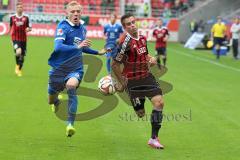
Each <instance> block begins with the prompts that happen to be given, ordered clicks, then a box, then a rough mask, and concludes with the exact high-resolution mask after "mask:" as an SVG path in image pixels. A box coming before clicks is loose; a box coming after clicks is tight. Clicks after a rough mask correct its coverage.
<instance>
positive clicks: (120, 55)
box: [113, 35, 131, 63]
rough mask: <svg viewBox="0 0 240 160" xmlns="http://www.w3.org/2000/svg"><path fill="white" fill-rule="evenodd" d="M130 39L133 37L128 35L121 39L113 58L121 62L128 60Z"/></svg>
mask: <svg viewBox="0 0 240 160" xmlns="http://www.w3.org/2000/svg"><path fill="white" fill-rule="evenodd" d="M130 39H131V37H130V36H128V35H126V36H125V38H124V40H123V41H120V44H119V45H118V48H117V52H116V54H115V55H113V59H114V60H115V61H117V62H119V63H123V62H125V61H126V59H127V57H128V52H129V51H130Z"/></svg>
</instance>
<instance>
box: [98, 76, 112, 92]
mask: <svg viewBox="0 0 240 160" xmlns="http://www.w3.org/2000/svg"><path fill="white" fill-rule="evenodd" d="M115 85H116V81H115V79H113V78H112V77H111V76H105V77H103V78H101V79H100V81H99V82H98V89H99V91H100V92H101V93H103V94H104V95H108V94H114V93H115V92H116V89H115V87H114V86H115Z"/></svg>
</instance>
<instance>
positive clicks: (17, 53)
mask: <svg viewBox="0 0 240 160" xmlns="http://www.w3.org/2000/svg"><path fill="white" fill-rule="evenodd" d="M21 54H22V48H17V49H16V55H17V56H20V55H21Z"/></svg>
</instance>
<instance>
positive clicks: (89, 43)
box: [78, 39, 92, 48]
mask: <svg viewBox="0 0 240 160" xmlns="http://www.w3.org/2000/svg"><path fill="white" fill-rule="evenodd" d="M91 45H92V41H91V40H89V39H85V40H83V41H82V42H81V43H80V44H79V45H78V48H82V47H90V46H91Z"/></svg>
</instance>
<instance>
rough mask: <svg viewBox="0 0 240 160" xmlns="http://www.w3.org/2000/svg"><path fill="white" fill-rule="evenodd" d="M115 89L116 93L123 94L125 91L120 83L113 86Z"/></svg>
mask: <svg viewBox="0 0 240 160" xmlns="http://www.w3.org/2000/svg"><path fill="white" fill-rule="evenodd" d="M115 89H116V91H117V92H123V91H124V89H125V86H124V85H122V84H121V83H117V84H115Z"/></svg>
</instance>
